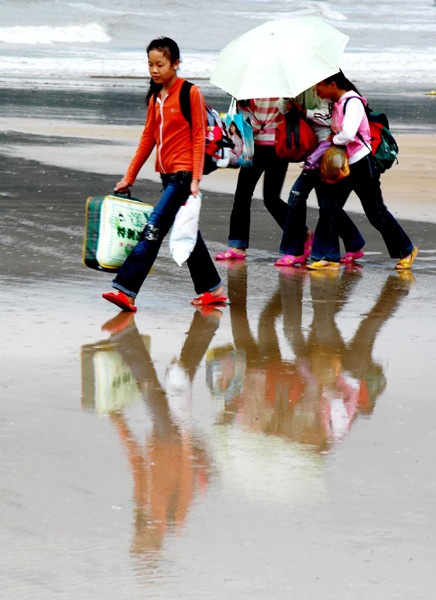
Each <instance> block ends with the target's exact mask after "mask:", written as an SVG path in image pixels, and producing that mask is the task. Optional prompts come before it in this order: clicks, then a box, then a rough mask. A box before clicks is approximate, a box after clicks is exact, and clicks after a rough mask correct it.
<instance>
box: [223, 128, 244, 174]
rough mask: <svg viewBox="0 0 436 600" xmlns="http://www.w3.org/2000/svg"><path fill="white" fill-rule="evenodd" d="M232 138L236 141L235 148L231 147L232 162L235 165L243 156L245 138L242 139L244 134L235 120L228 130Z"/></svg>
mask: <svg viewBox="0 0 436 600" xmlns="http://www.w3.org/2000/svg"><path fill="white" fill-rule="evenodd" d="M227 132H228V134H229V137H230V139H231V140H232V142H233V143H234V145H235V146H234V148H231V149H230V161H229V162H230V164H232V165H235V164H236V163H237V161H238V158H240V156H242V151H243V149H244V140H243V139H242V134H241V132H240V131H239V128H238V126H237V125H236V123H235V122H234V121H232V122H231V123H230V125H229V128H228V130H227Z"/></svg>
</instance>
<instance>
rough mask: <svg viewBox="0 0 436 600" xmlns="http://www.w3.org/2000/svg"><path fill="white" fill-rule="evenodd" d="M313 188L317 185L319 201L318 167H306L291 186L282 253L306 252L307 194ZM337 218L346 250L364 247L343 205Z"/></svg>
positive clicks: (363, 241)
mask: <svg viewBox="0 0 436 600" xmlns="http://www.w3.org/2000/svg"><path fill="white" fill-rule="evenodd" d="M313 188H315V191H316V195H317V197H318V202H319V198H320V189H321V182H320V179H319V171H318V169H314V170H312V171H303V172H302V173H301V175H300V176H299V177H298V179H297V180H296V181H295V183H294V185H293V186H292V190H291V192H290V194H289V200H288V213H287V216H286V224H285V229H284V231H283V237H282V243H281V245H280V252H281V253H282V254H292V255H293V256H302V255H303V254H304V242H305V240H306V231H307V227H306V213H307V198H308V197H309V194H310V192H311V191H312V190H313ZM337 219H338V223H337V226H338V232H339V236H340V237H341V238H342V240H343V242H344V245H345V250H346V251H347V252H357V250H360V249H361V248H363V246H364V245H365V240H364V239H363V237H362V236H361V234H360V232H359V230H358V229H357V227H356V225H355V224H354V223H353V221H352V220H351V219H350V217H349V216H348V215H347V213H346V212H345V211H344V210H343V209H340V210H338V211H337Z"/></svg>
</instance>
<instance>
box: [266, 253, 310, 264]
mask: <svg viewBox="0 0 436 600" xmlns="http://www.w3.org/2000/svg"><path fill="white" fill-rule="evenodd" d="M305 262H306V256H305V255H304V254H303V255H302V256H293V255H292V254H285V255H284V256H282V257H281V258H279V260H277V261H276V262H275V263H274V264H275V266H276V267H294V266H295V265H302V264H303V263H305Z"/></svg>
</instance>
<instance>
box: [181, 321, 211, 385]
mask: <svg viewBox="0 0 436 600" xmlns="http://www.w3.org/2000/svg"><path fill="white" fill-rule="evenodd" d="M219 324H220V322H219V320H218V319H215V318H211V317H205V316H204V315H202V314H201V313H200V312H199V311H195V313H194V318H193V319H192V323H191V327H190V328H189V331H188V336H187V338H186V340H185V343H184V344H183V348H182V350H181V352H180V362H181V363H182V364H183V366H184V367H185V369H186V370H187V372H188V374H189V378H190V380H191V381H192V380H193V379H194V375H195V373H196V371H197V369H198V367H199V365H200V362H201V359H202V358H203V356H204V355H205V354H206V351H207V349H208V348H209V345H210V343H211V341H212V338H213V336H214V335H215V332H216V330H217V329H218V327H219Z"/></svg>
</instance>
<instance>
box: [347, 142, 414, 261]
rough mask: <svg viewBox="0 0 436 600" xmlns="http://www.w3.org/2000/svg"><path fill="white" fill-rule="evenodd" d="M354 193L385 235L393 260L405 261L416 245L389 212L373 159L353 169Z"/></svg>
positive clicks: (352, 167)
mask: <svg viewBox="0 0 436 600" xmlns="http://www.w3.org/2000/svg"><path fill="white" fill-rule="evenodd" d="M350 170H351V174H350V177H352V180H353V189H354V191H355V192H356V194H357V196H358V197H359V200H360V201H361V203H362V207H363V210H364V211H365V214H366V216H367V217H368V220H369V222H370V223H371V225H372V226H373V227H375V228H376V229H377V230H378V231H379V232H380V233H381V235H382V237H383V240H384V242H385V244H386V247H387V249H388V252H389V255H390V257H391V258H404V257H405V256H408V255H409V254H410V253H411V252H412V250H413V244H412V242H411V241H410V239H409V238H408V236H407V235H406V233H405V232H404V231H403V229H402V227H401V226H400V224H399V223H398V221H397V220H396V219H395V217H394V216H393V215H392V214H391V213H390V212H389V211H388V209H387V208H386V206H385V204H384V202H383V196H382V193H381V188H380V174H379V172H378V171H377V168H376V166H375V163H374V159H373V157H372V155H371V154H370V155H368V156H365V157H364V158H362V159H361V160H359V161H358V162H357V163H355V164H354V165H351V167H350Z"/></svg>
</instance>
